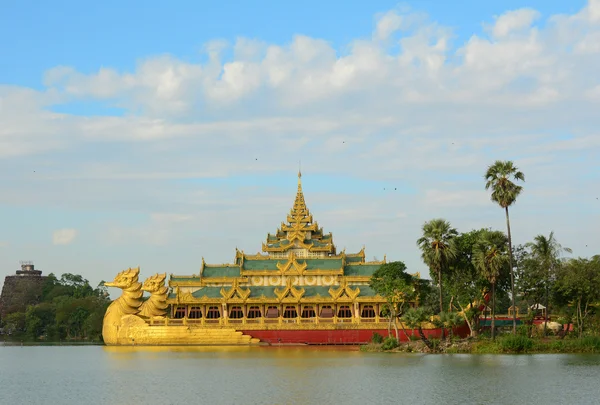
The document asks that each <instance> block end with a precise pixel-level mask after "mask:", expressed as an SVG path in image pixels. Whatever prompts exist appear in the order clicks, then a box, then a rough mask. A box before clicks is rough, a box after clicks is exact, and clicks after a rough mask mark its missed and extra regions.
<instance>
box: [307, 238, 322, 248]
mask: <svg viewBox="0 0 600 405" xmlns="http://www.w3.org/2000/svg"><path fill="white" fill-rule="evenodd" d="M304 243H306V244H311V243H312V244H313V246H315V247H323V246H327V242H323V241H320V240H318V239H310V240H307V241H305V242H304Z"/></svg>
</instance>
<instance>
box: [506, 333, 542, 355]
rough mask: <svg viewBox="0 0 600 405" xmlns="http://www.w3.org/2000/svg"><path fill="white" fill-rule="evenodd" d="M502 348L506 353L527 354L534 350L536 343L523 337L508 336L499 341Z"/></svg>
mask: <svg viewBox="0 0 600 405" xmlns="http://www.w3.org/2000/svg"><path fill="white" fill-rule="evenodd" d="M499 343H500V348H501V349H502V351H503V352H505V353H527V352H528V351H530V350H531V349H533V346H534V341H533V339H530V338H528V337H527V336H523V335H507V336H503V337H502V338H501V339H499Z"/></svg>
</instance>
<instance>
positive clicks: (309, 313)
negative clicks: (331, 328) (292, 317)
mask: <svg viewBox="0 0 600 405" xmlns="http://www.w3.org/2000/svg"><path fill="white" fill-rule="evenodd" d="M316 316H317V314H315V309H314V308H313V307H304V308H303V309H302V318H314V317H316Z"/></svg>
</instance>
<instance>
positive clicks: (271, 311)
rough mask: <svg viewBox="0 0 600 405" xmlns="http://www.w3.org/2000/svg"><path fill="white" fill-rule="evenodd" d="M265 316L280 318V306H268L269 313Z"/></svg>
mask: <svg viewBox="0 0 600 405" xmlns="http://www.w3.org/2000/svg"><path fill="white" fill-rule="evenodd" d="M265 318H279V308H277V307H275V306H270V307H269V308H267V314H266V315H265Z"/></svg>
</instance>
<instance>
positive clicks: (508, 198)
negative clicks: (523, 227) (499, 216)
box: [485, 160, 525, 334]
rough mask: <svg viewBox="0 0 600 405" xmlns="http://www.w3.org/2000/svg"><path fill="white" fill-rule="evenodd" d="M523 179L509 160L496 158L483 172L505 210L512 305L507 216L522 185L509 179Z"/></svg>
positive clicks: (513, 299)
mask: <svg viewBox="0 0 600 405" xmlns="http://www.w3.org/2000/svg"><path fill="white" fill-rule="evenodd" d="M511 179H514V180H515V181H517V180H520V181H525V175H524V174H523V173H522V172H520V171H519V170H518V169H517V167H515V165H514V164H513V162H511V161H510V160H507V161H501V160H496V161H495V162H494V164H493V165H491V166H490V167H488V169H487V171H486V172H485V180H486V183H485V189H486V190H488V189H490V188H491V189H492V201H494V202H495V203H497V204H498V205H499V206H500V207H502V208H504V211H505V212H506V228H507V231H508V253H509V260H510V295H511V300H512V307H513V308H516V306H515V276H514V272H513V254H512V238H511V235H510V218H509V216H508V207H509V206H511V205H512V204H513V203H514V202H515V201H516V200H517V197H518V196H519V194H521V191H523V187H521V186H519V185H516V184H515V183H513V182H512V181H511ZM516 333H517V312H516V311H513V334H516Z"/></svg>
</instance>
